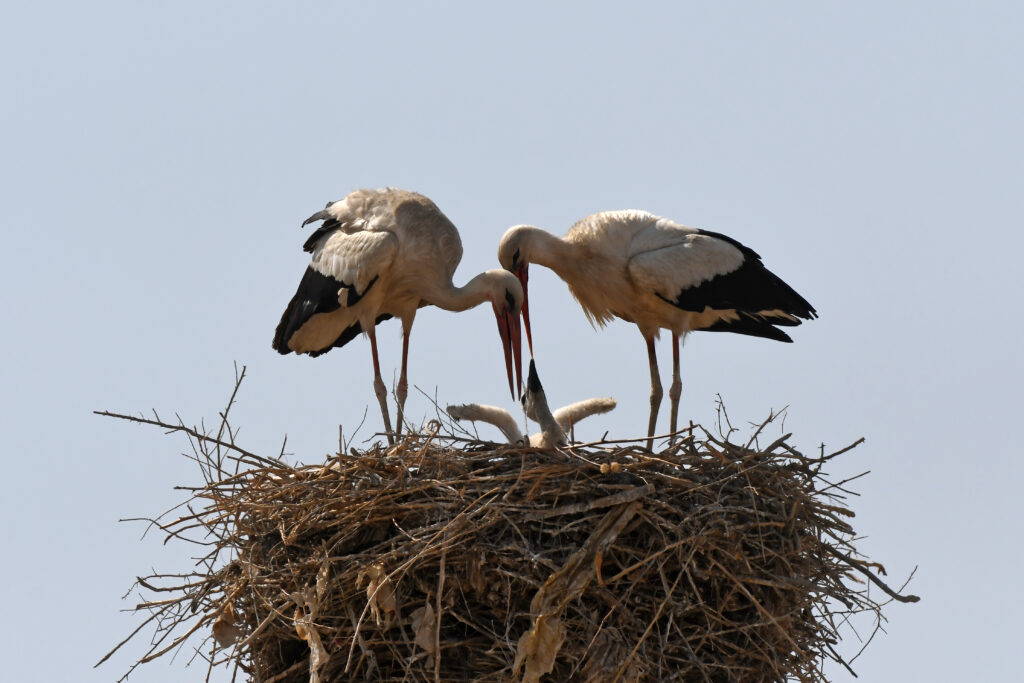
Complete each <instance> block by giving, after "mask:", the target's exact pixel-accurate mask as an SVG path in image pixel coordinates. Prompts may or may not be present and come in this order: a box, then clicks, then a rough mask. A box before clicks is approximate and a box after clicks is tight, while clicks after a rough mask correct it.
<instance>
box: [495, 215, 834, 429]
mask: <svg viewBox="0 0 1024 683" xmlns="http://www.w3.org/2000/svg"><path fill="white" fill-rule="evenodd" d="M498 260H499V261H500V263H501V266H502V267H503V268H505V269H507V270H509V271H511V272H513V273H515V274H516V276H517V277H518V278H519V281H520V282H521V283H522V288H523V322H524V324H525V326H526V339H527V341H528V343H529V345H530V355H531V356H533V336H532V333H531V330H530V317H529V308H528V306H527V301H528V295H529V292H528V289H527V279H528V275H529V266H530V264H531V263H538V264H540V265H542V266H546V267H548V268H550V269H551V270H553V271H555V273H556V274H557V275H558V276H559V277H560V278H562V280H564V281H565V282H566V284H568V285H569V291H570V292H572V294H573V296H574V297H576V300H577V301H578V302H579V303H580V306H582V308H583V312H584V314H585V315H586V316H587V318H588V319H589V320H590V322H591V324H593V325H595V326H597V327H603V326H604V325H606V324H607V323H608V322H610V321H611V320H612V319H613V318H621V319H622V320H626V321H628V322H631V323H634V324H636V326H637V327H638V328H639V329H640V334H642V335H643V338H644V341H645V342H646V344H647V354H648V361H649V364H650V371H651V413H650V419H649V420H648V426H647V437H648V438H647V448H648V449H650V448H651V447H652V446H653V438H652V437H653V436H654V427H655V424H656V422H657V417H658V408H659V407H660V405H661V399H662V387H661V380H660V377H659V373H658V360H657V356H656V354H655V350H654V341H655V339H657V337H658V334H659V331H660V330H662V329H666V330H669V331H671V332H672V360H673V365H672V385H671V387H670V388H669V397H670V399H671V402H672V405H671V417H670V420H671V422H670V427H669V431H670V432H671V433H674V432H675V431H676V420H677V415H678V412H679V396H680V394H681V393H682V381H681V380H680V377H679V346H680V341H681V340H682V339H683V338H684V337H685V336H686V334H687V333H689V332H692V331H695V330H705V331H709V332H736V333H739V334H746V335H752V336H755V337H765V338H767V339H774V340H776V341H783V342H789V341H792V339H790V337H789V335H787V334H786V333H785V332H784V331H782V330H781V329H779V328H778V327H777V326H782V327H791V326H794V325H799V324H800V322H801V319H803V320H810V319H812V318H816V317H817V313H816V312H815V310H814V308H813V307H812V306H811V305H810V304H809V303H807V301H806V300H805V299H804V298H803V297H802V296H800V295H799V294H797V293H796V291H794V290H793V288H792V287H790V286H789V285H787V284H786V283H785V282H783V281H782V280H781V279H780V278H779V277H778V276H776V275H775V274H774V273H772V272H771V271H769V270H768V269H767V268H765V266H764V264H763V263H762V262H761V257H760V256H758V255H757V254H756V253H755V252H754V251H753V250H752V249H749V248H748V247H746V246H744V245H742V244H740V243H739V242H737V241H736V240H734V239H732V238H731V237H726V236H725V235H722V234H719V233H715V232H708V231H705V230H699V229H697V228H689V227H686V226H683V225H680V224H678V223H675V222H673V221H671V220H668V219H667V218H661V217H660V216H655V215H653V214H650V213H647V212H646V211H605V212H602V213H596V214H593V215H591V216H587V217H586V218H584V219H582V220H580V221H578V222H577V223H576V224H575V225H574V226H572V228H571V229H570V230H569V232H568V234H567V235H566V236H565V237H557V236H555V235H552V234H551V233H548V232H545V231H544V230H541V229H540V228H536V227H533V226H529V225H517V226H515V227H513V228H511V229H509V230H508V231H507V232H506V233H505V235H504V236H503V237H502V238H501V243H500V245H499V247H498Z"/></svg>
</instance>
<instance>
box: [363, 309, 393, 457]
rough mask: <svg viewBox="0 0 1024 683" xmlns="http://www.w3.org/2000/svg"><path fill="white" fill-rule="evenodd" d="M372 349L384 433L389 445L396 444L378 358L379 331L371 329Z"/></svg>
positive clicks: (375, 387)
mask: <svg viewBox="0 0 1024 683" xmlns="http://www.w3.org/2000/svg"><path fill="white" fill-rule="evenodd" d="M368 334H369V335H370V349H371V350H372V351H373V391H374V393H375V394H377V402H378V403H380V414H381V415H383V416H384V431H385V433H387V435H388V444H389V445H391V444H394V443H395V437H394V435H393V433H392V431H391V417H390V416H389V415H388V392H387V388H386V387H385V386H384V380H383V379H381V377H380V359H379V358H378V357H377V330H376V328H374V327H371V328H370V330H369V332H368Z"/></svg>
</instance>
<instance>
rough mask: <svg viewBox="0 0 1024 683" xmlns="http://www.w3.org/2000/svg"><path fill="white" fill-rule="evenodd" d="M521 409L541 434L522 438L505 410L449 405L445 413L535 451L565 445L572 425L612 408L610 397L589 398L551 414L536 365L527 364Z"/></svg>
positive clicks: (613, 405) (482, 406)
mask: <svg viewBox="0 0 1024 683" xmlns="http://www.w3.org/2000/svg"><path fill="white" fill-rule="evenodd" d="M523 408H524V409H525V411H526V416H527V417H529V418H530V419H531V420H533V421H534V422H536V423H538V424H539V425H540V426H541V431H539V432H537V433H536V434H531V435H530V436H529V437H524V436H523V433H522V432H521V431H519V425H517V424H516V421H515V419H514V418H513V417H512V414H511V413H509V412H508V411H507V410H505V409H504V408H498V407H496V406H488V405H481V404H479V403H467V404H465V405H457V406H448V408H447V411H448V414H449V415H451V416H452V417H453V418H454V419H456V420H471V421H474V422H486V423H488V424H491V425H494V426H495V427H497V428H498V429H500V430H501V433H502V434H504V435H505V439H507V440H508V442H509V443H510V444H526V445H529V446H533V447H534V448H553V447H555V446H561V445H563V444H564V443H565V435H566V434H568V433H569V432H570V431H571V430H572V426H573V425H574V424H576V423H578V422H579V421H580V420H583V419H584V418H587V417H590V416H591V415H597V414H598V413H607V412H608V411H610V410H612V409H614V408H615V399H613V398H588V399H586V400H583V401H577V402H576V403H570V404H569V405H567V406H564V407H562V408H559V409H558V410H556V411H554V412H551V410H550V408H548V400H547V396H545V394H544V389H543V387H542V386H541V384H540V378H539V377H538V376H537V370H536V366H535V365H534V363H533V361H532V360H531V361H530V375H529V379H528V381H527V383H526V393H524V394H523Z"/></svg>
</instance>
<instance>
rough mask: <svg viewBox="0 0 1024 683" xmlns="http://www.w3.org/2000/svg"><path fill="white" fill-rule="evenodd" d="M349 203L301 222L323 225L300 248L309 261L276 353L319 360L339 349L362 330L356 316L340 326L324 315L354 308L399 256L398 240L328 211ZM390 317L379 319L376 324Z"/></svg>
mask: <svg viewBox="0 0 1024 683" xmlns="http://www.w3.org/2000/svg"><path fill="white" fill-rule="evenodd" d="M353 194H355V193H353ZM351 197H352V195H350V196H349V198H351ZM349 198H346V199H345V200H342V202H334V203H333V204H330V205H328V208H327V209H325V210H324V211H321V212H319V213H317V214H314V215H313V216H311V217H310V219H309V220H307V221H306V223H309V222H310V221H311V220H312V221H316V220H324V225H322V226H320V228H318V229H317V230H316V232H314V234H313V236H312V237H311V238H310V239H309V240H306V244H305V245H304V248H305V249H306V250H307V251H311V252H312V254H313V256H312V258H311V259H310V263H309V267H307V268H306V272H305V273H304V274H303V276H302V280H301V281H300V282H299V287H298V289H297V290H296V292H295V296H294V297H292V300H291V302H289V304H288V307H287V308H286V309H285V312H284V315H282V316H281V322H280V323H279V324H278V326H277V330H276V332H275V334H274V342H273V347H274V349H276V350H277V351H278V352H279V353H282V354H285V353H290V352H292V351H294V352H296V353H309V354H310V355H312V356H315V355H319V354H321V353H324V352H326V351H329V350H330V349H331V348H333V347H336V346H344V345H345V344H346V343H347V342H349V341H350V340H352V339H354V338H355V337H356V335H358V334H359V333H360V332H362V331H363V330H362V327H361V326H360V324H359V322H358V321H357V320H356V318H355V316H352V317H351V318H348V319H346V320H344V321H339V320H335V318H337V316H335V317H334V318H331V319H329V320H328V319H325V318H324V317H323V316H324V315H325V314H330V313H333V312H335V311H337V310H338V309H339V308H342V307H347V308H351V307H353V306H355V305H356V304H357V303H359V301H360V300H361V299H362V298H363V297H364V296H365V295H366V293H367V292H368V291H369V290H370V288H371V287H373V285H374V284H375V283H376V282H377V280H378V278H380V277H381V275H384V274H386V273H387V270H388V268H389V267H390V266H391V264H392V262H393V261H394V259H395V255H396V253H397V252H398V239H397V238H396V237H395V235H394V233H392V232H390V231H388V230H375V229H374V226H373V224H372V222H370V221H366V220H365V219H362V218H361V217H357V216H356V217H354V216H352V215H351V214H350V213H349V212H347V211H338V210H335V211H332V209H334V208H335V207H337V206H338V205H339V204H344V203H345V202H347V201H348V199H349ZM306 223H303V225H305V224H306ZM389 317H391V316H390V315H387V314H383V315H381V316H379V317H378V318H377V322H379V321H381V320H385V319H387V318H389ZM338 322H344V326H340V325H338V324H337V323H338Z"/></svg>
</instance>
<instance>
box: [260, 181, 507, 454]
mask: <svg viewBox="0 0 1024 683" xmlns="http://www.w3.org/2000/svg"><path fill="white" fill-rule="evenodd" d="M316 221H323V224H322V225H321V226H320V227H319V228H317V230H316V231H315V232H314V233H313V234H312V235H311V236H310V237H309V239H307V240H306V242H305V244H304V245H303V249H305V250H306V251H307V252H310V253H311V254H312V258H311V260H310V264H309V267H308V268H307V269H306V272H305V274H304V275H303V278H302V280H301V282H300V283H299V287H298V290H297V291H296V293H295V296H294V297H292V300H291V302H289V304H288V307H287V308H286V309H285V312H284V314H283V315H282V316H281V322H280V323H279V324H278V326H277V330H276V332H275V334H274V342H273V347H274V349H276V350H277V351H279V352H280V353H282V354H286V353H290V352H295V353H299V354H301V353H306V354H309V355H311V356H317V355H320V354H322V353H326V352H327V351H330V350H331V349H332V348H334V347H339V346H344V345H345V344H347V343H348V342H349V341H351V340H352V339H354V338H355V337H356V336H357V335H358V334H359V333H360V332H365V333H366V334H367V335H368V336H369V338H370V348H371V351H372V354H373V369H374V391H375V393H376V395H377V399H378V401H379V403H380V407H381V414H382V416H383V418H384V426H385V428H386V430H387V432H388V434H389V437H388V438H389V440H390V439H391V433H392V430H391V421H390V418H389V415H388V409H387V394H386V391H385V387H384V382H383V380H382V379H381V376H380V363H379V360H378V356H377V341H376V334H375V327H376V325H377V324H378V323H379V322H381V321H383V320H386V319H388V318H392V317H395V318H400V319H401V321H402V331H403V343H402V369H401V374H400V377H399V381H398V387H397V389H396V397H397V399H398V420H397V429H398V431H399V432H400V431H401V429H402V417H403V410H404V406H405V399H406V395H407V393H408V382H407V377H406V366H407V359H408V351H409V333H410V330H411V329H412V324H413V320H414V319H415V317H416V311H417V310H418V309H419V308H420V307H421V306H428V305H434V306H439V307H441V308H444V309H446V310H450V311H464V310H467V309H469V308H473V307H475V306H477V305H479V304H481V303H483V302H485V301H489V302H490V303H491V306H492V308H493V310H494V315H495V318H496V319H497V321H498V329H499V333H500V335H501V339H502V344H503V346H504V349H505V364H506V370H507V372H508V381H509V389H510V390H512V389H513V378H512V377H513V359H514V361H515V362H514V365H515V377H516V385H517V386H518V385H519V384H521V380H520V377H521V369H520V368H521V366H520V360H519V357H520V351H519V312H520V309H521V307H522V302H523V292H522V287H521V286H520V284H519V281H518V280H517V279H516V278H515V277H514V276H513V275H511V274H510V273H508V272H506V271H503V270H490V271H486V272H483V273H480V274H479V275H477V276H476V277H474V278H473V279H472V280H470V281H469V282H468V283H467V284H466V285H465V286H463V287H456V286H455V285H454V284H453V283H452V277H453V275H454V274H455V269H456V267H457V266H458V264H459V261H460V259H461V258H462V242H461V240H460V239H459V233H458V230H456V228H455V226H454V225H453V224H452V223H451V221H449V220H448V218H447V217H446V216H445V215H444V214H443V213H441V211H440V209H438V208H437V206H436V205H435V204H434V203H433V202H432V201H430V200H429V199H427V198H426V197H424V196H423V195H420V194H416V193H415V192H409V191H406V190H399V189H393V188H388V189H384V190H356V191H355V192H352V193H351V194H349V195H348V196H347V197H345V198H344V199H343V200H341V201H337V202H331V203H329V204H328V205H327V207H326V208H325V209H324V210H322V211H319V212H317V213H315V214H313V215H312V216H310V217H309V218H308V219H306V221H305V222H303V226H305V225H307V224H309V223H311V222H316Z"/></svg>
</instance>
